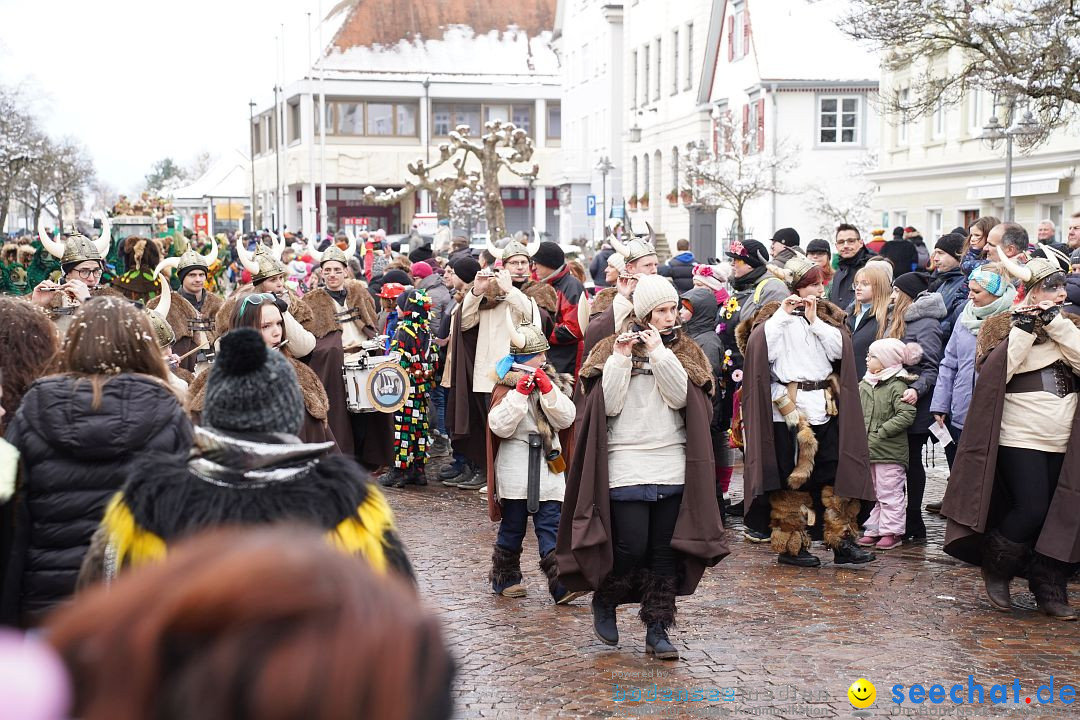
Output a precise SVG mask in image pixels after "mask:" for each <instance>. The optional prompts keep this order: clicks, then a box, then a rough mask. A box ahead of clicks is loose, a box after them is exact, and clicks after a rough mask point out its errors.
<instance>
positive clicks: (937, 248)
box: [916, 233, 968, 350]
mask: <svg viewBox="0 0 1080 720" xmlns="http://www.w3.org/2000/svg"><path fill="white" fill-rule="evenodd" d="M963 246H964V238H963V237H961V236H960V235H953V234H952V233H949V234H948V235H942V236H941V237H940V238H939V239H938V241H937V243H936V244H935V245H934V252H933V254H932V255H931V256H930V261H931V263H932V264H933V266H934V272H933V274H932V275H931V276H930V288H929V290H930V292H934V293H938V294H939V295H941V299H942V300H944V301H945V313H946V314H945V319H944V320H942V323H941V331H942V333H943V335H944V337H945V338H946V339H947V338H948V337H949V335H950V334H951V333H952V327H953V323H954V322H956V315H957V314H958V313H959V312H960V309H961V308H962V307H963V306H964V303H965V302H967V296H968V289H967V277H966V276H965V275H964V273H963V272H962V271H961V270H960V251H961V249H962V248H963ZM916 342H918V341H917V340H916ZM920 344H921V343H920ZM923 349H924V350H926V349H927V348H925V347H924V348H923Z"/></svg>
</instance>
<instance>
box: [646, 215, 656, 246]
mask: <svg viewBox="0 0 1080 720" xmlns="http://www.w3.org/2000/svg"><path fill="white" fill-rule="evenodd" d="M645 227H647V228H649V244H650V245H652V246H653V247H656V233H655V232H654V231H653V229H652V225H650V224H649V222H648V221H647V220H646V221H645Z"/></svg>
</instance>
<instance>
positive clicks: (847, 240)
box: [836, 238, 862, 245]
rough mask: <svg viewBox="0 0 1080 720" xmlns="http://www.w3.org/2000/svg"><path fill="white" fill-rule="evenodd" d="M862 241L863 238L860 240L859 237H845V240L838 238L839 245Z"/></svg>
mask: <svg viewBox="0 0 1080 720" xmlns="http://www.w3.org/2000/svg"><path fill="white" fill-rule="evenodd" d="M861 242H862V240H859V238H845V239H843V240H837V241H836V244H837V245H858V244H859V243H861Z"/></svg>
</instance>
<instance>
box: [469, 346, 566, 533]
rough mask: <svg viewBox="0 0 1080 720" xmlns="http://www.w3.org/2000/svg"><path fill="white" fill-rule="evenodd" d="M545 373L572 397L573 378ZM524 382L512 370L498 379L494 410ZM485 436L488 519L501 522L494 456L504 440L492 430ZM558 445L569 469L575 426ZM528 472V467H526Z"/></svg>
mask: <svg viewBox="0 0 1080 720" xmlns="http://www.w3.org/2000/svg"><path fill="white" fill-rule="evenodd" d="M544 372H545V373H547V376H548V377H549V378H550V379H551V383H552V384H553V385H554V386H555V387H557V388H559V391H560V392H561V393H562V394H563V395H566V396H567V397H570V393H571V392H573V390H574V378H573V376H571V375H568V374H566V373H560V372H556V371H555V367H554V366H552V365H545V366H544ZM520 379H521V373H520V372H518V371H511V372H508V373H507V374H506V377H504V378H502V379H501V380H499V381H498V382H497V383H496V384H495V387H494V389H493V390H492V391H491V407H492V408H494V407H495V406H496V405H498V404H499V403H500V402H502V400H503V398H505V397H506V394H507V393H508V392H510V391H511V390H513V389H514V387H515V386H517V383H518V380H520ZM485 435H486V436H487V503H488V518H489V519H490V520H491V521H492V522H498V521H499V520H501V519H502V506H501V505H499V501H498V499H497V498H496V489H497V488H498V485H497V483H496V478H495V457H496V456H497V455H498V453H499V444H500V443H501V442H502V438H501V437H499V436H498V435H496V434H495V433H493V432H491V428H490V427H488V428H485ZM559 445H560V446H561V448H562V456H563V459H564V460H565V461H566V465H567V468H569V466H570V463H571V461H572V458H573V457H574V426H573V425H571V426H570V427H568V428H566V429H565V430H560V431H559ZM524 470H525V471H526V472H528V469H527V468H524Z"/></svg>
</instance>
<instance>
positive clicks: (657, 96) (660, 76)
mask: <svg viewBox="0 0 1080 720" xmlns="http://www.w3.org/2000/svg"><path fill="white" fill-rule="evenodd" d="M663 58H664V53H663V50H662V48H661V45H660V38H656V90H654V91H653V100H659V99H660V85H661V84H662V83H663V82H664V80H663V77H664V73H663V72H661V70H660V61H661V60H663Z"/></svg>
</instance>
